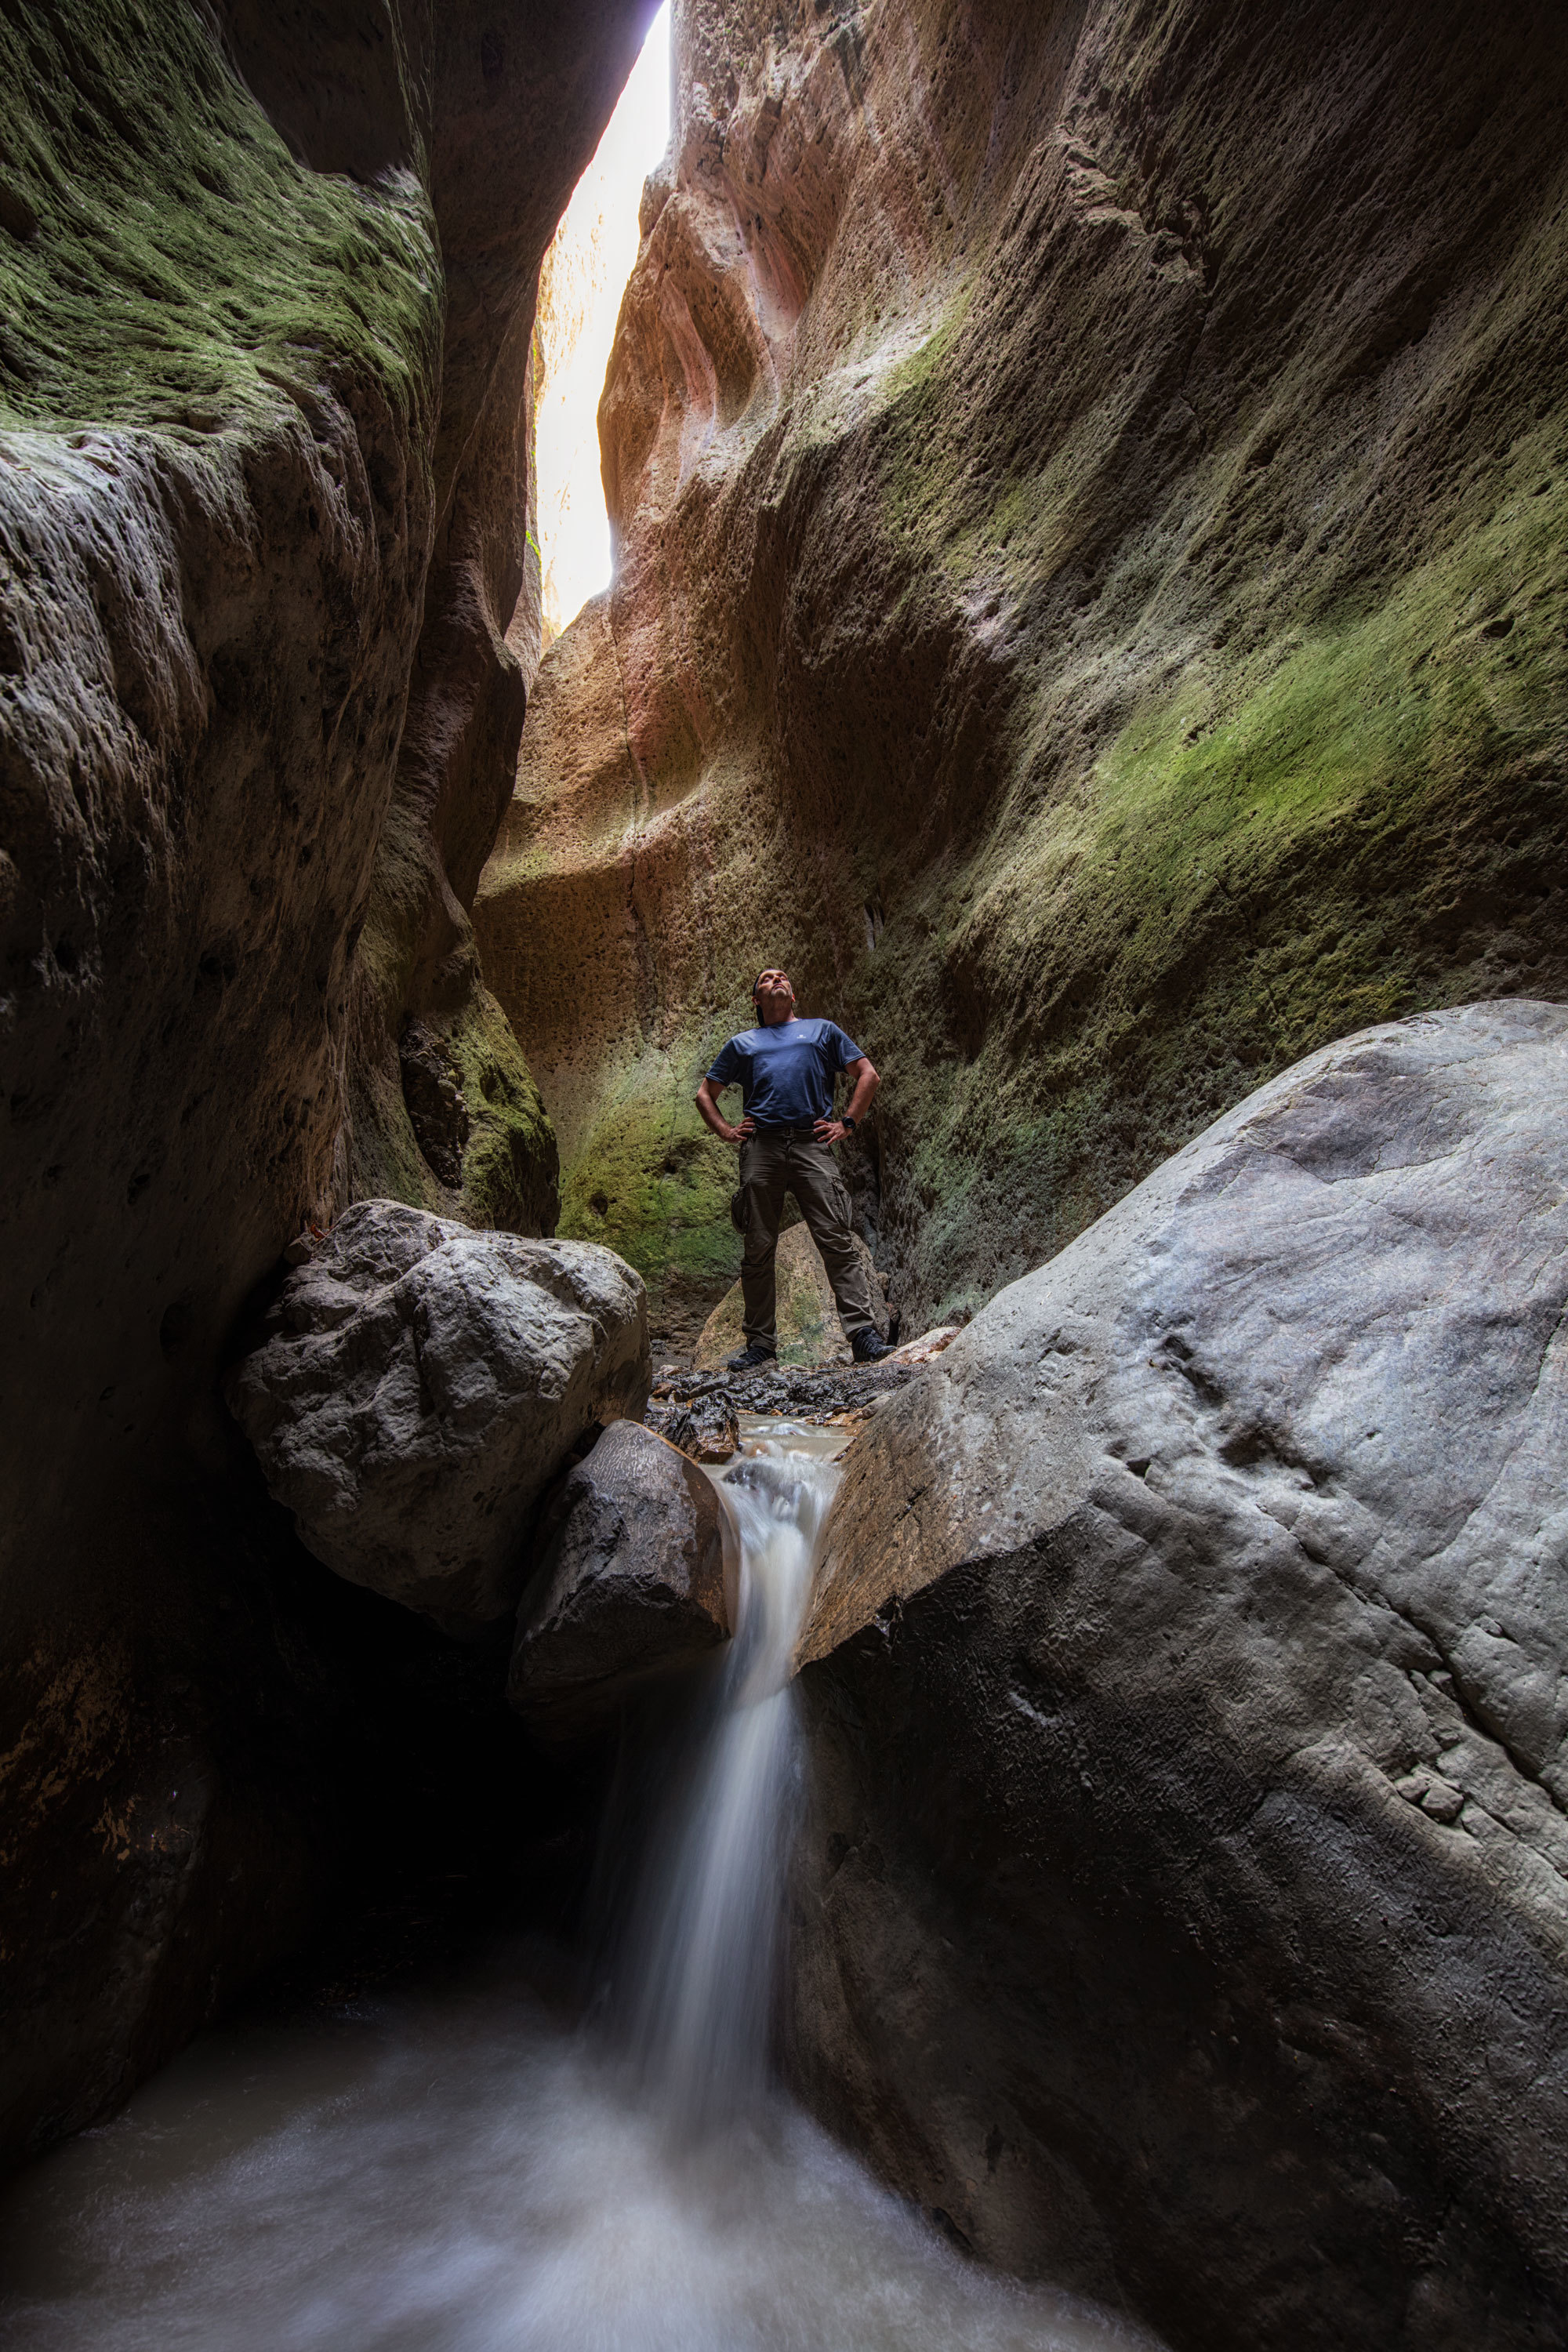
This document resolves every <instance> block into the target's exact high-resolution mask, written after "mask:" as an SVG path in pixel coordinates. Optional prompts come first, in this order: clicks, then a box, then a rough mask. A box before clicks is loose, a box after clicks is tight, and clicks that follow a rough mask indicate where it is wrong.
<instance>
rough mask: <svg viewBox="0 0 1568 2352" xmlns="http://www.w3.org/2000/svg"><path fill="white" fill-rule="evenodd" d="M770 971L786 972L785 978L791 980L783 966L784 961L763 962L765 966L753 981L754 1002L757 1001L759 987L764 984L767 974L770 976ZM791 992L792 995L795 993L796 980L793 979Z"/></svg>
mask: <svg viewBox="0 0 1568 2352" xmlns="http://www.w3.org/2000/svg"><path fill="white" fill-rule="evenodd" d="M770 971H777V972H784V978H785V980H789V974H788V972H787V971H784V966H783V964H782V963H765V964H763V968H762V970H761V971H760V972H758V974H757V976H756V978H755V980H753V981H752V1003H753V1004H754V1003H756V1001H757V991H758V989H759V988H761V986H762V984H763V981H764V980H765V979H766V978H767V976H768V974H769V972H770ZM789 992H790V994H791V995H792V996H793V995H794V994H795V982H794V981H793V980H791V981H790V989H789Z"/></svg>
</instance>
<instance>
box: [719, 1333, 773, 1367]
mask: <svg viewBox="0 0 1568 2352" xmlns="http://www.w3.org/2000/svg"><path fill="white" fill-rule="evenodd" d="M777 1361H778V1357H777V1355H776V1354H775V1352H774V1350H773V1349H772V1348H764V1347H763V1343H762V1341H761V1340H760V1339H753V1340H752V1341H751V1343H750V1345H749V1346H747V1347H744V1348H742V1350H741V1352H740V1354H739V1355H738V1356H731V1359H730V1360H729V1363H728V1365H727V1366H726V1367H725V1369H726V1370H729V1371H731V1372H754V1371H758V1370H761V1368H762V1366H763V1364H776V1363H777Z"/></svg>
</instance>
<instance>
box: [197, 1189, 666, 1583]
mask: <svg viewBox="0 0 1568 2352" xmlns="http://www.w3.org/2000/svg"><path fill="white" fill-rule="evenodd" d="M268 1326H269V1328H268V1336H267V1337H266V1339H264V1341H263V1343H262V1344H261V1346H259V1347H258V1349H256V1350H255V1352H254V1353H252V1354H250V1355H248V1356H247V1357H246V1358H245V1359H244V1360H242V1361H241V1362H240V1363H239V1364H238V1365H237V1366H236V1367H235V1368H234V1370H232V1371H231V1372H230V1373H229V1374H228V1376H227V1378H226V1382H225V1393H226V1396H227V1399H228V1402H229V1405H230V1407H231V1409H232V1411H233V1412H234V1413H235V1415H236V1417H237V1420H238V1421H239V1423H240V1424H241V1426H242V1427H243V1428H244V1430H245V1433H246V1434H247V1437H248V1438H249V1439H250V1441H251V1444H253V1445H254V1446H255V1448H256V1451H257V1454H258V1457H259V1459H260V1462H261V1466H262V1468H263V1470H264V1471H265V1473H266V1475H267V1480H268V1486H270V1487H271V1490H272V1492H273V1494H274V1495H275V1496H277V1497H278V1499H279V1502H282V1503H285V1504H287V1505H288V1507H289V1509H290V1510H291V1511H292V1512H293V1513H294V1516H295V1519H296V1522H297V1524H298V1526H299V1529H300V1536H301V1537H302V1538H303V1540H304V1541H305V1542H306V1543H307V1544H308V1545H309V1547H310V1549H311V1550H312V1551H313V1552H314V1553H315V1554H316V1557H317V1558H318V1559H321V1560H324V1561H325V1562H326V1564H327V1566H328V1567H329V1568H331V1569H334V1570H336V1571H337V1573H338V1574H339V1575H340V1576H345V1577H347V1578H348V1579H349V1580H350V1581H351V1583H354V1584H366V1585H369V1586H371V1587H372V1589H373V1590H374V1591H377V1592H381V1593H384V1594H385V1596H386V1597H387V1598H388V1599H389V1600H393V1601H402V1602H403V1603H404V1604H405V1606H406V1607H408V1608H411V1609H420V1610H424V1611H426V1612H429V1613H430V1614H432V1615H436V1616H439V1617H441V1618H443V1619H444V1620H453V1619H458V1620H465V1621H483V1620H487V1619H489V1618H493V1617H498V1616H500V1615H501V1614H502V1613H503V1612H505V1611H506V1610H508V1609H509V1608H510V1607H512V1606H514V1605H515V1603H516V1601H517V1597H518V1593H519V1591H520V1590H521V1585H522V1581H523V1579H524V1576H525V1575H526V1572H527V1559H526V1554H525V1550H524V1538H525V1536H526V1534H527V1531H528V1528H529V1524H530V1521H531V1517H532V1516H533V1512H534V1509H535V1507H536V1505H537V1504H538V1501H539V1498H540V1496H541V1495H542V1492H543V1490H544V1487H545V1486H546V1485H547V1483H548V1482H549V1480H550V1479H551V1478H552V1477H553V1476H554V1475H556V1473H557V1472H558V1471H559V1470H560V1468H561V1467H562V1465H563V1463H564V1461H565V1459H566V1456H567V1454H568V1453H569V1451H570V1449H571V1447H572V1445H573V1444H574V1442H575V1441H577V1440H578V1439H579V1438H580V1437H581V1436H582V1435H583V1433H584V1431H585V1430H587V1429H589V1428H591V1427H592V1426H593V1424H594V1423H596V1422H603V1421H611V1420H614V1419H616V1417H617V1416H618V1415H620V1414H623V1413H630V1414H632V1415H633V1416H638V1415H640V1414H641V1412H642V1409H643V1406H644V1404H645V1402H646V1401H647V1381H648V1353H647V1302H646V1297H645V1294H644V1291H643V1286H642V1283H641V1281H640V1279H639V1277H638V1276H637V1275H636V1274H634V1273H633V1271H632V1269H631V1267H630V1266H628V1265H625V1264H624V1263H623V1261H622V1260H621V1259H619V1258H617V1257H616V1256H614V1255H612V1254H611V1252H610V1251H608V1250H602V1249H595V1247H594V1246H593V1244H590V1243H586V1242H565V1241H554V1242H545V1241H526V1240H523V1239H522V1238H521V1237H520V1236H518V1235H516V1234H476V1233H473V1232H471V1231H470V1230H469V1229H468V1227H467V1226H466V1225H459V1224H457V1223H452V1222H451V1221H449V1220H447V1219H444V1218H440V1217H433V1216H431V1215H429V1214H428V1213H427V1212H426V1211H425V1210H422V1209H410V1208H405V1206H404V1205H403V1203H402V1202H396V1201H363V1202H359V1203H358V1204H357V1205H356V1206H355V1207H353V1208H352V1209H350V1210H348V1211H347V1212H346V1213H344V1215H343V1216H342V1218H341V1219H340V1220H339V1222H338V1223H337V1225H336V1226H335V1227H334V1228H333V1230H332V1232H331V1234H329V1235H328V1236H327V1237H326V1238H325V1239H324V1241H323V1242H322V1243H321V1246H320V1247H319V1249H318V1251H317V1254H316V1255H315V1256H314V1257H313V1258H312V1259H311V1260H310V1262H309V1263H308V1264H307V1265H301V1266H298V1267H296V1268H294V1270H293V1271H292V1272H291V1273H290V1274H289V1276H288V1277H287V1279H286V1281H285V1283H284V1286H283V1290H282V1294H281V1297H279V1302H278V1305H277V1307H275V1308H274V1309H273V1310H272V1312H271V1314H270V1316H269V1318H268Z"/></svg>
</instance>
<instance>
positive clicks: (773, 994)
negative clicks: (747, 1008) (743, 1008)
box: [752, 970, 795, 1029]
mask: <svg viewBox="0 0 1568 2352" xmlns="http://www.w3.org/2000/svg"><path fill="white" fill-rule="evenodd" d="M752 1002H753V1003H755V1005H756V1008H757V1013H758V1017H759V1018H760V1019H761V1021H762V1023H763V1026H764V1028H768V1029H776V1028H777V1026H778V1024H779V1023H780V1022H781V1021H787V1020H788V1019H789V1016H790V1014H791V1013H793V1012H794V1010H795V991H794V989H793V988H792V987H791V986H790V984H789V974H788V972H787V971H772V970H770V971H764V972H762V973H759V975H758V978H757V984H756V987H755V988H754V990H753V991H752Z"/></svg>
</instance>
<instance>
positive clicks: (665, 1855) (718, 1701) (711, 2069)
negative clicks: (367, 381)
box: [623, 1444, 838, 2129]
mask: <svg viewBox="0 0 1568 2352" xmlns="http://www.w3.org/2000/svg"><path fill="white" fill-rule="evenodd" d="M837 1484H838V1467H837V1463H836V1462H834V1461H832V1460H830V1459H827V1458H826V1457H823V1456H820V1455H819V1456H816V1457H815V1458H814V1457H813V1456H812V1455H811V1454H806V1453H804V1452H792V1453H789V1454H786V1453H785V1452H784V1449H783V1447H782V1446H780V1445H778V1444H772V1445H769V1446H768V1447H767V1448H766V1450H765V1451H763V1452H761V1453H759V1454H754V1455H752V1457H751V1458H750V1459H748V1460H746V1461H744V1462H743V1463H742V1464H741V1465H738V1466H737V1467H736V1468H735V1469H733V1470H731V1473H730V1474H729V1476H728V1477H727V1478H726V1479H725V1481H724V1495H725V1499H726V1501H727V1503H728V1504H729V1506H730V1507H731V1510H732V1512H733V1514H734V1517H735V1519H736V1521H737V1524H738V1527H739V1531H740V1537H741V1579H740V1595H739V1604H738V1608H737V1611H736V1626H735V1638H734V1640H733V1641H732V1642H731V1644H730V1650H729V1654H728V1656H727V1657H726V1659H725V1662H724V1665H723V1668H722V1672H721V1678H720V1682H719V1687H718V1690H717V1692H716V1694H715V1695H714V1697H713V1700H712V1702H711V1703H710V1706H709V1707H707V1708H703V1709H700V1711H699V1714H698V1717H697V1720H696V1723H695V1724H694V1726H693V1733H694V1739H693V1744H692V1752H690V1753H689V1754H688V1756H687V1757H686V1758H684V1759H682V1762H683V1763H684V1766H685V1769H684V1770H683V1771H678V1774H677V1776H676V1794H675V1796H674V1798H673V1801H672V1802H671V1804H670V1806H669V1808H668V1813H667V1817H666V1819H665V1821H664V1822H662V1823H661V1824H660V1826H659V1829H658V1832H656V1834H655V1836H654V1837H653V1839H652V1840H651V1842H650V1844H649V1849H648V1855H647V1865H646V1867H645V1872H644V1875H643V1882H642V1885H641V1889H640V1893H639V1898H638V1901H637V1906H636V1912H635V1917H634V1926H633V1929H632V1932H631V1934H630V1936H629V1937H627V1938H626V1942H625V1945H624V1946H623V1967H624V1968H625V1969H626V1971H627V1973H628V1974H629V1975H630V1978H631V1986H632V1989H631V1992H630V1997H629V2001H628V2003H627V2005H628V2006H629V2008H630V2010H631V2013H632V2032H633V2040H634V2045H635V2047H636V2050H637V2054H638V2058H639V2060H640V2064H641V2072H642V2074H643V2077H644V2079H645V2081H646V2082H647V2083H648V2084H650V2086H652V2087H654V2088H655V2090H656V2091H657V2094H658V2096H659V2098H660V2099H661V2101H662V2103H663V2105H664V2106H665V2109H666V2112H667V2114H668V2116H669V2117H670V2119H671V2121H672V2122H675V2123H677V2124H679V2125H680V2126H685V2127H687V2128H688V2129H701V2128H703V2127H705V2126H711V2125H713V2124H716V2123H720V2122H724V2121H729V2120H732V2119H733V2118H735V2117H736V2116H741V2115H744V2114H746V2113H748V2112H751V2111H753V2110H754V2109H755V2107H756V2105H757V2104H758V2102H759V2100H760V2099H761V2098H762V2096H763V2093H764V2090H765V2085H766V2076H767V2061H768V2040H769V2026H770V2021H771V2016H772V2010H773V1990H774V1982H775V1976H776V1971H777V1967H778V1962H779V1958H780V1947H781V1940H782V1935H783V1925H784V1872H785V1865H786V1864H787V1861H788V1855H789V1846H790V1841H791V1836H792V1833H793V1831H794V1827H795V1814H796V1799H797V1796H798V1790H799V1782H800V1752H799V1751H800V1730H799V1722H798V1717H797V1711H796V1700H795V1689H794V1686H793V1685H792V1683H791V1679H790V1661H791V1658H792V1655H793V1654H794V1651H795V1642H796V1640H797V1638H798V1636H799V1633H800V1629H801V1622H802V1620H803V1618H804V1616H805V1605H806V1601H807V1600H808V1599H809V1597H810V1591H811V1565H812V1559H813V1556H814V1554H815V1552H816V1539H817V1536H818V1534H819V1532H820V1530H821V1527H822V1523H823V1521H824V1520H825V1519H826V1516H827V1507H828V1505H829V1504H830V1503H831V1501H832V1499H833V1493H834V1489H835V1487H836V1486H837Z"/></svg>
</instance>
